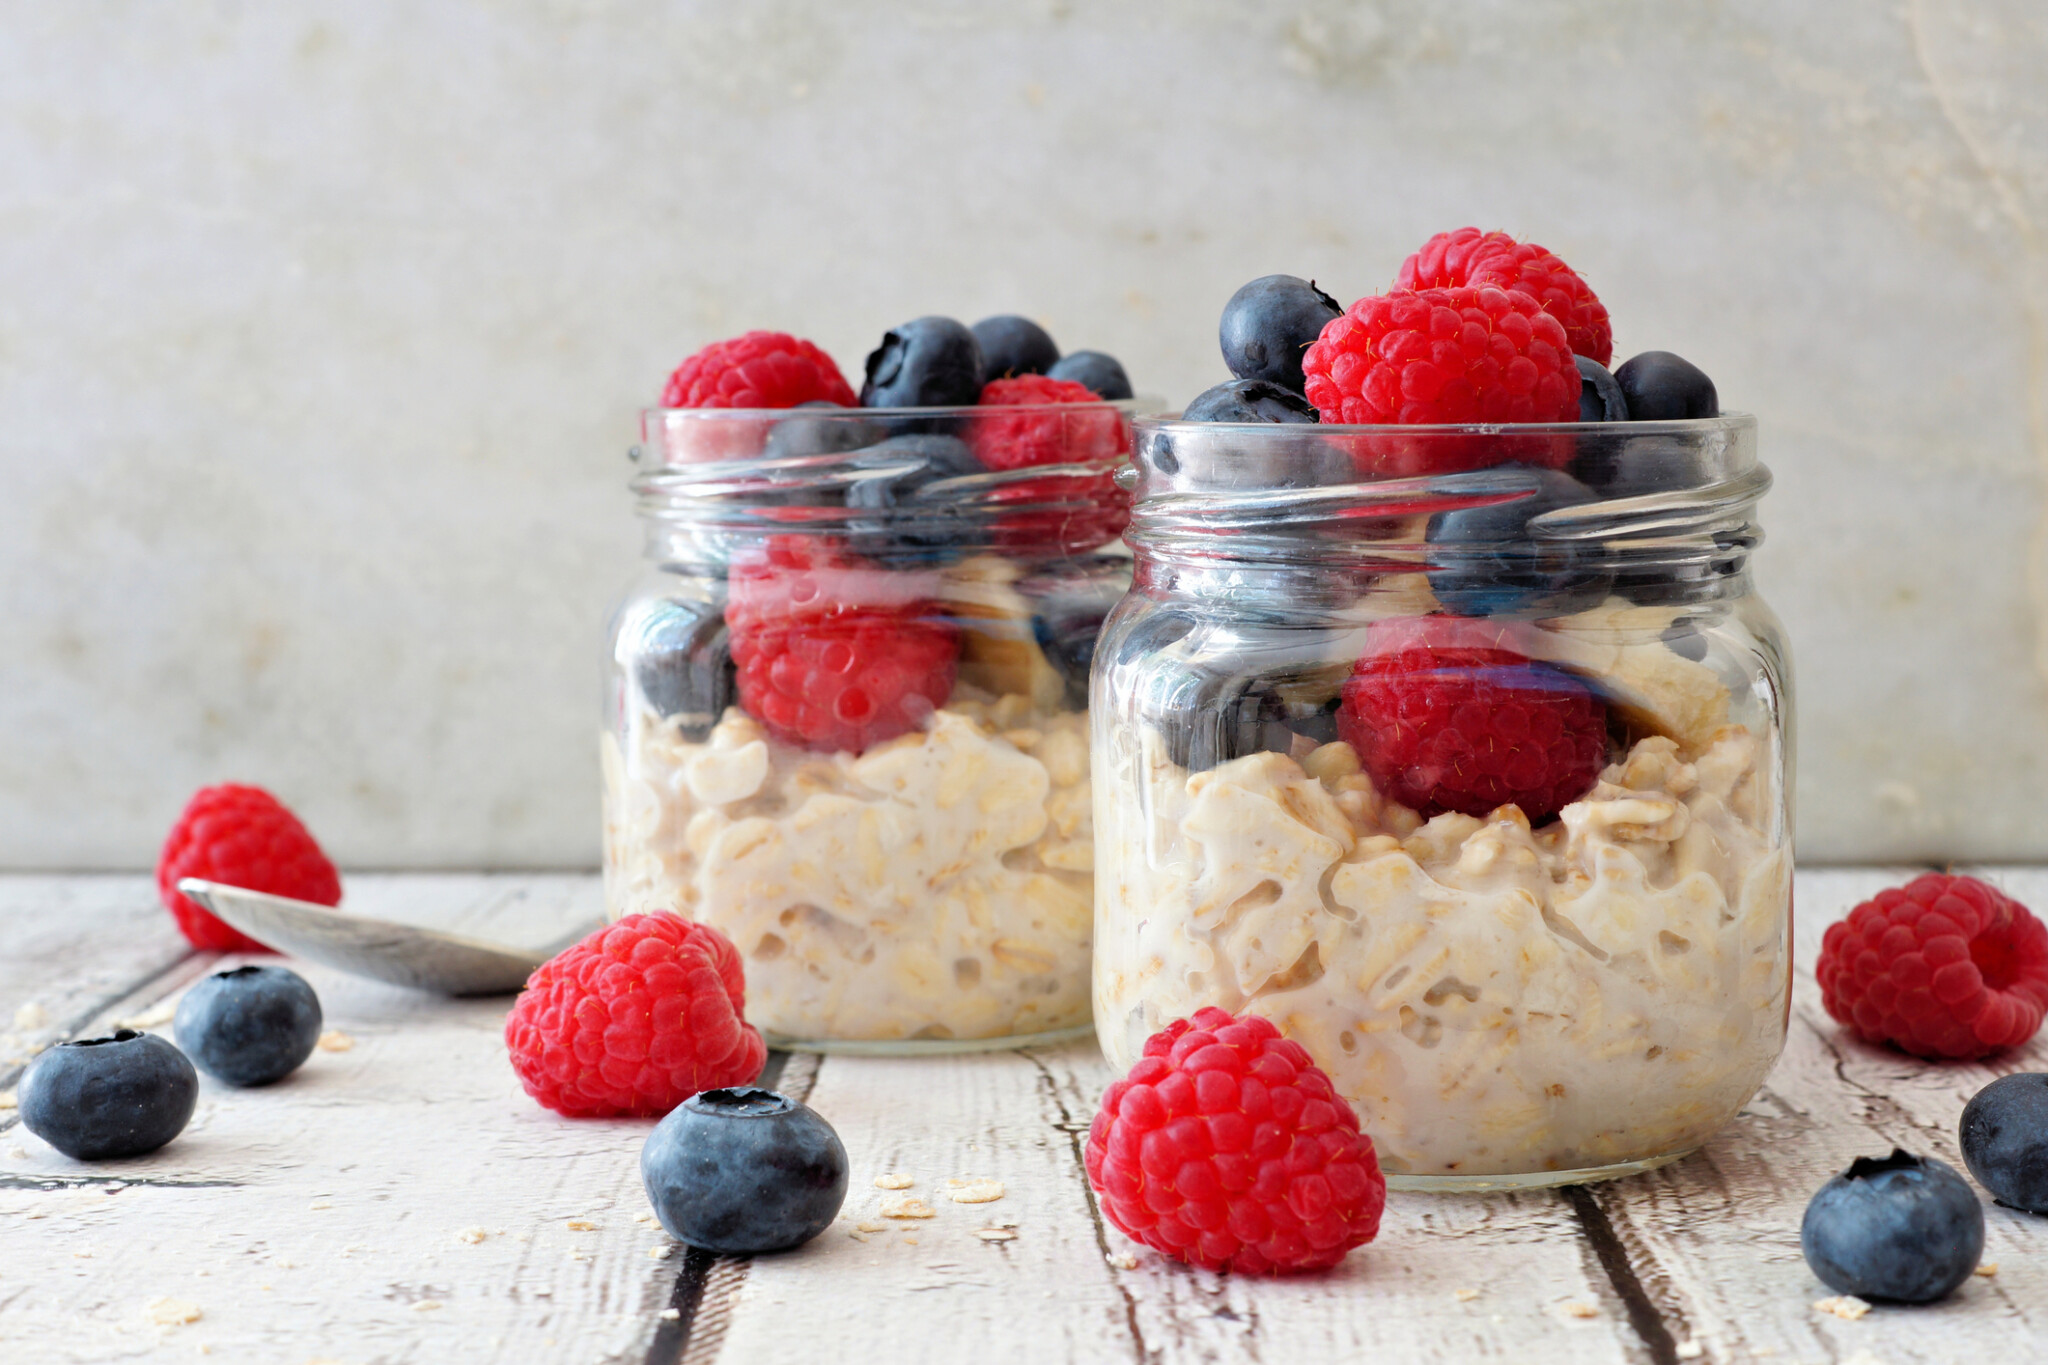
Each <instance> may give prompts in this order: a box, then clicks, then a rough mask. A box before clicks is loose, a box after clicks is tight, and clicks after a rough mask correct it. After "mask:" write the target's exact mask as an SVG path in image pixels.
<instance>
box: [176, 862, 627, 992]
mask: <svg viewBox="0 0 2048 1365" xmlns="http://www.w3.org/2000/svg"><path fill="white" fill-rule="evenodd" d="M178 889H179V890H180V891H182V892H184V893H185V894H186V895H188V896H190V897H191V898H192V899H193V900H195V901H198V902H199V903H200V904H201V905H203V906H205V907H206V908H207V909H208V910H210V911H212V912H213V913H214V914H215V915H218V916H219V917H220V918H221V919H223V920H225V921H227V922H228V924H230V925H232V926H233V927H234V928H237V929H239V930H241V931H242V932H243V933H245V934H247V935H248V936H249V937H251V938H253V939H255V940H256V941H257V942H259V943H264V944H267V945H269V946H270V947H272V948H276V949H277V950H278V951H280V952H289V953H293V954H296V955H297V956H299V957H303V958H306V959H307V960H308V961H312V962H318V963H320V964H321V965H322V966H325V967H333V968H334V969H336V970H337V971H344V972H348V973H350V974H351V975H354V976H367V977H371V978H373V979H374V980H377V981H389V982H391V983H392V984H394V985H399V986H411V987H413V988H414V989H416V990H423V991H438V992H439V993H441V994H442V995H503V994H505V993H507V992H509V991H516V990H518V989H520V988H521V987H522V986H524V985H525V984H526V978H527V977H529V976H531V975H532V974H533V970H534V968H536V967H538V966H540V964H541V963H543V962H545V961H547V960H548V959H549V958H551V957H553V956H554V955H555V954H556V953H558V952H560V951H561V950H562V949H564V948H566V947H568V946H569V945H570V944H571V943H574V942H575V941H576V940H578V939H580V938H582V937H584V936H585V935H586V934H588V933H590V931H591V930H593V929H595V928H597V927H598V924H599V923H600V922H601V921H597V920H592V921H591V922H590V923H588V924H582V925H578V926H577V927H576V928H575V929H574V930H573V931H571V932H570V933H569V934H567V935H565V936H563V937H562V938H561V939H559V940H558V941H556V942H555V943H552V944H549V945H548V946H546V947H543V948H515V947H512V946H511V945H510V944H504V943H486V942H484V941H483V940H481V939H474V938H463V937H462V936H460V935H458V934H444V933H441V932H440V931H439V930H435V929H423V928H421V927H420V926H418V925H415V924H397V923H394V922H393V921H391V920H382V919H370V918H368V917H366V916H363V915H350V914H344V913H343V912H341V911H340V910H337V909H335V908H334V907H332V906H327V905H315V904H314V903H313V902H311V901H301V900H293V899H291V898H290V897H288V896H272V895H269V894H267V893H265V892H262V891H245V890H243V889H242V888H241V887H238V886H223V885H222V884H221V883H219V882H209V881H204V880H202V879H200V878H198V877H184V878H181V879H180V880H179V882H178Z"/></svg>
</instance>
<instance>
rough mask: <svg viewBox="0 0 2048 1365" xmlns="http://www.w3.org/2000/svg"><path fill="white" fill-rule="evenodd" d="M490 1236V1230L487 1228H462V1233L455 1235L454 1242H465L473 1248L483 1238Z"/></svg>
mask: <svg viewBox="0 0 2048 1365" xmlns="http://www.w3.org/2000/svg"><path fill="white" fill-rule="evenodd" d="M490 1235H491V1233H490V1229H488V1228H464V1229H463V1230H462V1231H460V1232H458V1233H456V1234H455V1240H456V1241H458V1242H467V1243H469V1244H470V1245H471V1246H475V1245H476V1244H477V1243H478V1242H481V1241H482V1240H483V1239H484V1238H486V1237H488V1236H490Z"/></svg>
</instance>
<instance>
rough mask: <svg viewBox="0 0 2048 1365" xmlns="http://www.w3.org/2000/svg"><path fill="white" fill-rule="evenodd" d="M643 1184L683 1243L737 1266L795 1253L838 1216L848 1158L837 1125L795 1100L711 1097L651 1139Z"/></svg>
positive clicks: (739, 1094)
mask: <svg viewBox="0 0 2048 1365" xmlns="http://www.w3.org/2000/svg"><path fill="white" fill-rule="evenodd" d="M640 1179H641V1182H642V1183H643V1184H644V1185H645V1186H646V1187H647V1200H648V1202H649V1203H650V1204H652V1205H653V1206H654V1215H655V1217H657V1218H659V1219H660V1220H661V1225H662V1227H663V1228H665V1229H667V1230H668V1234H669V1236H671V1237H674V1238H675V1239H676V1240H677V1241H680V1242H686V1243H688V1244H689V1245H691V1246H693V1247H701V1248H702V1249H704V1250H705V1251H715V1252H719V1253H720V1254H722V1255H727V1256H750V1255H754V1254H757V1253H760V1252H766V1251H788V1250H790V1249H791V1248H793V1247H799V1246H802V1245H803V1244H804V1243H805V1242H808V1241H810V1240H811V1239H812V1238H813V1237H816V1236H817V1235H818V1234H819V1233H821V1232H823V1231H824V1230H825V1229H826V1227H828V1226H829V1225H830V1224H831V1222H832V1220H833V1219H834V1218H836V1217H837V1216H838V1214H839V1206H840V1205H841V1204H843V1203H844V1202H845V1201H846V1148H845V1147H844V1146H843V1145H841V1143H840V1141H839V1135H838V1134H837V1133H835V1132H833V1131H832V1125H831V1124H829V1123H827V1122H825V1120H823V1119H822V1118H819V1117H818V1115H817V1114H816V1113H814V1112H813V1111H812V1110H810V1109H808V1108H806V1107H805V1106H804V1105H801V1104H798V1103H797V1102H796V1101H795V1100H793V1099H790V1098H789V1097H788V1096H786V1095H779V1094H777V1093H776V1092H774V1091H773V1090H762V1089H760V1088H758V1087H755V1086H739V1087H735V1088H733V1089H730V1090H706V1091H704V1092H703V1093H702V1094H698V1095H692V1096H691V1097H690V1098H689V1099H687V1100H684V1101H683V1103H682V1104H681V1105H680V1106H678V1107H677V1108H675V1109H673V1110H671V1111H670V1112H669V1115H668V1117H667V1118H665V1119H663V1120H662V1121H661V1122H660V1124H659V1125H657V1126H656V1127H655V1130H654V1132H653V1133H652V1134H650V1135H649V1136H648V1139H647V1144H646V1145H645V1146H644V1147H642V1148H641V1149H640Z"/></svg>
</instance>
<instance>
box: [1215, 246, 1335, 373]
mask: <svg viewBox="0 0 2048 1365" xmlns="http://www.w3.org/2000/svg"><path fill="white" fill-rule="evenodd" d="M1343 311H1344V309H1343V307H1342V305H1340V304H1339V303H1338V302H1337V300H1335V299H1333V298H1331V297H1330V296H1329V295H1328V294H1325V293H1324V292H1323V291H1322V290H1320V289H1318V288H1316V287H1315V285H1314V284H1313V283H1312V282H1311V281H1308V280H1304V279H1297V278H1296V277H1295V276H1293V275H1262V276H1260V277H1259V278H1258V279H1256V280H1253V281H1252V282H1251V283H1250V284H1247V285H1243V286H1241V287H1239V289H1238V291H1237V292H1236V293H1235V294H1232V295H1231V296H1230V302H1228V303H1226V304H1224V305H1223V321H1222V323H1221V324H1220V325H1219V326H1218V327H1217V329H1216V339H1217V341H1218V342H1219V343H1220V344H1221V345H1222V347H1223V363H1224V364H1225V365H1227V366H1229V367H1230V372H1231V373H1232V374H1234V375H1236V376H1237V377H1238V378H1239V379H1263V380H1265V381H1266V382H1267V383H1269V384H1278V385H1280V386H1281V387H1282V388H1286V389H1292V390H1293V391H1294V392H1295V393H1300V392H1301V388H1302V385H1303V383H1305V382H1306V380H1305V379H1304V377H1303V375H1302V372H1301V354H1302V352H1303V351H1306V350H1307V349H1308V348H1309V347H1310V346H1311V345H1313V344H1314V342H1315V339H1316V338H1317V337H1319V336H1321V335H1322V334H1323V324H1325V323H1327V322H1328V321H1330V319H1332V318H1334V317H1337V316H1339V315H1340V314H1342V313H1343Z"/></svg>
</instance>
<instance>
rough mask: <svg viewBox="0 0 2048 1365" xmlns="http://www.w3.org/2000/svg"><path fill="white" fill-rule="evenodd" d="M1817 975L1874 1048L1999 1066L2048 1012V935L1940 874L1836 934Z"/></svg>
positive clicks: (1884, 895)
mask: <svg viewBox="0 0 2048 1365" xmlns="http://www.w3.org/2000/svg"><path fill="white" fill-rule="evenodd" d="M1813 973H1814V976H1815V977H1817V978H1818V979H1819V981H1820V996H1821V1003H1822V1004H1824V1005H1826V1006H1827V1011H1828V1013H1829V1014H1831V1015H1833V1016H1834V1017H1835V1018H1836V1019H1837V1020H1838V1021H1840V1022H1841V1023H1844V1024H1847V1025H1848V1026H1849V1028H1850V1029H1851V1031H1853V1032H1854V1033H1855V1034H1856V1036H1857V1037H1859V1038H1862V1039H1863V1040H1864V1041H1866V1042H1871V1043H1890V1044H1892V1045H1893V1046H1895V1047H1897V1048H1899V1049H1900V1050H1902V1051H1905V1052H1910V1053H1912V1054H1913V1055H1914V1056H1916V1057H1932V1058H1948V1059H1958V1060H1961V1059H1968V1058H1975V1057H1988V1056H1990V1055H1991V1054H1992V1053H1994V1052H1999V1051H2002V1050H2004V1049H2006V1048H2011V1047H2018V1046H2019V1045H2020V1044H2021V1043H2024V1042H2026V1041H2027V1040H2028V1039H2029V1038H2031V1037H2033V1036H2034V1034H2035V1032H2036V1031H2037V1030H2038V1029H2039V1028H2040V1027H2041V1016H2042V1014H2043V1013H2044V1012H2048V926H2044V925H2043V924H2042V923H2041V921H2040V920H2038V919H2036V918H2034V916H2033V915H2032V913H2030V912H2029V911H2028V910H2027V908H2026V907H2025V906H2024V905H2021V904H2020V903H2019V902H2018V901H2016V900H2014V899H2012V898H2011V897H2010V896H2008V895H2006V894H2005V893H2004V892H2002V891H2000V890H1999V889H1998V888H1997V887H1995V886H1992V885H1990V884H1989V883H1988V882H1980V881H1978V880H1977V879H1976V878H1975V877H1955V876H1944V875H1942V874H1940V873H1935V872H1929V873H1927V874H1925V875H1924V876H1919V877H1915V878H1914V879H1913V880H1912V881H1910V882H1908V883H1906V884H1905V885H1904V886H1895V887H1891V888H1889V889H1887V890H1884V891H1880V892H1878V893H1877V895H1875V896H1873V897H1872V898H1871V899H1869V900H1867V901H1865V902H1863V904H1861V905H1859V906H1857V907H1856V908H1855V909H1854V910H1851V911H1850V912H1849V915H1848V917H1847V918H1846V919H1843V920H1839V921H1837V922H1836V923H1834V924H1830V925H1829V926H1828V931H1827V933H1826V934H1825V935H1823V936H1822V938H1821V945H1820V961H1819V962H1818V963H1816V964H1815V966H1814V969H1813Z"/></svg>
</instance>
